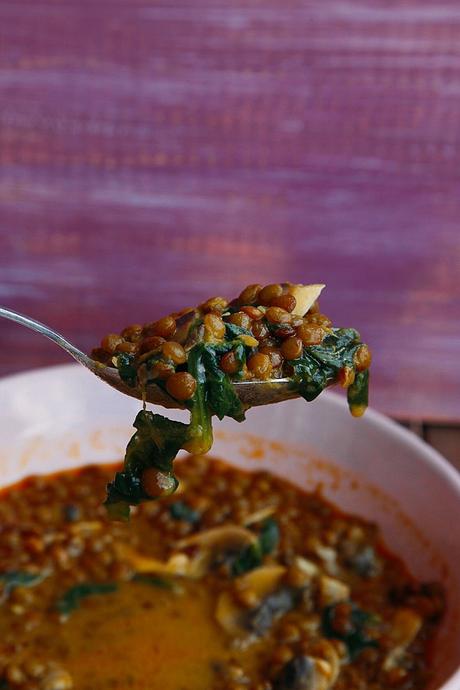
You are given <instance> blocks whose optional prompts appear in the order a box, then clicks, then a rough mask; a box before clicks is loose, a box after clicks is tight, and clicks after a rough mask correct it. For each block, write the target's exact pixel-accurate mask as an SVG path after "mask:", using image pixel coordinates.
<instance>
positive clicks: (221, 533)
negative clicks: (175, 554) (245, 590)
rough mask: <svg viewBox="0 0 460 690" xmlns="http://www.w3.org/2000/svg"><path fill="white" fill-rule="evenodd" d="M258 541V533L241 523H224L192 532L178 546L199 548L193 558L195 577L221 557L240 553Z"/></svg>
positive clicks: (182, 548) (204, 571)
mask: <svg viewBox="0 0 460 690" xmlns="http://www.w3.org/2000/svg"><path fill="white" fill-rule="evenodd" d="M256 541H257V537H256V535H255V534H253V533H252V532H250V531H249V530H247V529H245V528H244V527H241V526H240V525H222V527H213V528H211V529H208V530H205V531H204V532H198V533H197V534H192V535H191V536H190V537H186V538H185V539H182V540H181V541H179V542H178V543H177V547H178V549H179V550H180V551H182V550H184V549H189V548H192V547H195V548H197V549H198V550H197V552H196V554H195V555H194V556H193V558H192V560H191V568H192V570H193V573H194V575H193V577H200V576H202V575H204V574H205V573H207V572H208V570H209V568H210V567H211V565H212V564H213V563H215V561H216V560H217V559H218V558H219V557H222V558H223V557H225V555H228V554H231V553H238V552H240V551H242V550H243V549H244V548H245V547H246V546H249V545H251V544H255V543H256Z"/></svg>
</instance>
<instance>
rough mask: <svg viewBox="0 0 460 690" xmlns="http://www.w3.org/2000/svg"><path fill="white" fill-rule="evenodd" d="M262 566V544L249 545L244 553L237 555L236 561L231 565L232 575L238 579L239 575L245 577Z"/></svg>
mask: <svg viewBox="0 0 460 690" xmlns="http://www.w3.org/2000/svg"><path fill="white" fill-rule="evenodd" d="M261 564H262V552H261V550H260V544H259V543H258V542H256V543H255V544H249V546H245V547H244V549H243V550H242V551H240V553H239V554H238V555H237V557H236V558H235V560H234V561H233V562H232V565H231V574H232V576H233V577H238V576H239V575H244V573H248V572H249V571H250V570H254V568H258V567H259V565H261Z"/></svg>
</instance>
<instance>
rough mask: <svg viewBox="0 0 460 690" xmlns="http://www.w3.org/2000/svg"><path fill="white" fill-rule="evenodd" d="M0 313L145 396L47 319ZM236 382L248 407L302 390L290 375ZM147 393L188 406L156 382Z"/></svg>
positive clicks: (115, 384)
mask: <svg viewBox="0 0 460 690" xmlns="http://www.w3.org/2000/svg"><path fill="white" fill-rule="evenodd" d="M0 316H2V317H3V318H5V319H10V321H15V322H16V323H19V324H21V326H25V327H26V328H30V329H31V330H33V331H37V333H40V334H41V335H44V336H45V337H46V338H49V339H50V340H52V341H53V343H56V345H59V347H62V349H63V350H65V351H66V352H67V353H68V354H69V355H70V356H71V357H73V358H74V359H76V360H77V362H78V363H79V364H82V365H83V366H84V367H86V368H87V369H89V370H90V371H91V372H92V373H93V374H95V375H96V376H97V377H98V378H100V379H102V381H104V382H105V383H108V384H109V386H112V388H116V390H117V391H119V392H120V393H124V394H125V395H130V396H131V397H132V398H137V399H139V400H142V399H143V391H142V390H141V389H140V388H134V387H131V386H128V385H127V384H126V383H124V381H122V380H121V378H120V375H119V373H118V370H117V369H115V368H114V367H107V366H105V365H104V364H101V363H100V362H96V361H95V360H94V359H91V357H88V355H86V354H85V353H84V352H82V351H81V350H79V349H78V348H77V347H75V345H72V343H69V341H68V340H66V339H65V338H64V337H63V336H62V335H60V334H59V333H57V332H56V331H53V330H52V329H51V328H48V326H45V325H44V324H43V323H40V321H35V319H31V318H29V317H28V316H24V315H23V314H19V313H18V312H16V311H13V310H12V309H5V307H0ZM232 385H233V388H234V389H235V392H236V394H237V395H238V397H239V399H240V400H241V402H242V403H243V405H244V406H245V407H257V406H259V405H270V404H271V403H277V402H282V401H283V400H289V399H290V398H297V397H299V394H298V393H297V392H296V391H295V390H293V389H292V388H291V380H290V379H288V378H283V379H269V380H267V381H234V382H232ZM145 395H146V397H145V400H146V402H149V403H153V404H154V405H162V406H163V407H168V408H174V407H175V408H179V409H184V405H181V404H180V403H179V402H178V401H177V400H175V399H174V398H172V397H171V396H170V395H168V393H166V391H164V390H163V389H162V388H160V387H159V386H157V385H156V384H149V385H148V386H147V387H146V390H145Z"/></svg>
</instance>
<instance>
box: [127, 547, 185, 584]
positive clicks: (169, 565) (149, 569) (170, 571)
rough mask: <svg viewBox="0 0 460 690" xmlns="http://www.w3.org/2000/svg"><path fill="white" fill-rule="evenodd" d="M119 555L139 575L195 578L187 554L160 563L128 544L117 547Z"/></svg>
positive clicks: (176, 555)
mask: <svg viewBox="0 0 460 690" xmlns="http://www.w3.org/2000/svg"><path fill="white" fill-rule="evenodd" d="M117 550H118V553H119V555H120V556H121V557H122V558H123V559H124V560H125V561H126V562H127V563H128V564H129V565H130V566H131V567H132V568H133V570H135V571H136V572H137V573H155V574H157V573H158V574H159V575H176V576H177V575H181V576H183V577H194V576H195V575H194V573H193V562H192V561H191V559H190V558H189V557H188V556H187V555H186V554H185V553H175V554H173V555H172V556H170V558H169V559H168V560H167V561H166V562H163V561H159V560H158V559H156V558H150V557H149V556H143V555H142V554H140V553H138V552H137V551H135V550H134V549H131V548H130V547H129V546H127V545H126V544H120V545H119V546H118V547H117Z"/></svg>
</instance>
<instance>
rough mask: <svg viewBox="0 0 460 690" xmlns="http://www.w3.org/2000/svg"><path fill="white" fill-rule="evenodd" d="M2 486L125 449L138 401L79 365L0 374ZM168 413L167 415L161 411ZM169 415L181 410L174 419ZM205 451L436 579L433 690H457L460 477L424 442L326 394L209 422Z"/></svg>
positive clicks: (112, 456)
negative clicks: (330, 505) (358, 520)
mask: <svg viewBox="0 0 460 690" xmlns="http://www.w3.org/2000/svg"><path fill="white" fill-rule="evenodd" d="M0 403H1V419H0V437H1V439H2V442H1V446H0V472H1V474H0V486H7V485H8V484H11V483H12V482H16V481H18V480H19V479H21V478H22V477H24V476H27V475H28V474H42V473H48V472H52V471H55V470H58V469H64V468H70V467H76V466H79V465H84V464H88V463H94V462H98V463H103V462H113V461H114V460H117V459H118V458H121V457H122V455H123V451H124V448H125V446H126V442H127V440H128V439H129V437H130V435H131V433H132V428H131V422H132V420H133V419H134V416H135V414H136V412H137V411H138V410H139V408H140V405H139V403H137V401H135V400H132V399H129V398H127V397H124V396H122V395H120V394H119V393H116V392H115V391H113V390H112V389H110V388H109V387H108V386H106V385H104V384H102V383H101V382H99V381H98V380H97V379H96V378H95V377H94V376H93V375H91V374H90V373H88V372H87V371H85V370H84V369H83V368H81V367H79V366H78V365H67V366H58V367H49V368H46V369H40V370H35V371H31V372H26V373H23V374H19V375H15V376H10V377H8V378H5V379H2V380H1V381H0ZM168 414H169V411H168ZM176 416H179V418H180V415H176ZM215 430H216V433H215V437H216V442H215V446H214V448H213V451H212V452H213V454H214V455H216V456H220V457H221V458H223V459H225V460H227V461H228V462H231V463H233V464H235V465H238V466H242V467H247V468H261V467H264V468H268V469H269V470H271V471H272V472H274V473H276V474H279V475H282V476H285V477H287V478H288V479H290V480H291V481H293V482H295V483H296V484H298V485H299V486H301V487H303V488H305V489H313V488H316V487H317V486H318V485H321V487H322V491H323V494H324V496H325V497H326V498H328V499H331V500H332V501H333V502H334V503H336V504H337V505H338V506H339V507H340V508H342V509H344V510H346V511H350V512H354V513H356V514H358V515H361V516H363V517H365V518H369V519H371V520H373V521H375V522H377V523H378V524H379V525H380V526H381V528H382V531H383V535H384V538H385V540H386V542H387V544H388V545H389V546H390V548H391V550H392V551H394V552H395V553H396V554H398V555H400V556H401V557H402V558H403V560H404V561H405V563H407V565H408V566H409V568H410V570H411V571H412V572H413V573H414V575H415V576H416V577H417V578H420V579H423V580H438V581H441V582H442V583H443V584H444V586H445V588H446V591H447V595H448V611H447V614H446V616H445V618H444V620H443V622H442V625H441V627H440V630H439V633H438V635H437V639H436V642H435V648H434V666H435V677H434V679H433V683H432V685H431V688H432V690H434V689H435V688H436V689H437V690H458V688H460V671H459V670H458V669H459V667H460V575H459V568H460V541H459V538H458V525H459V523H460V475H458V474H457V472H456V471H455V470H454V469H453V468H452V467H451V466H450V465H449V464H448V463H447V462H446V461H445V460H444V459H443V458H442V457H441V456H440V455H439V454H438V453H436V452H435V451H434V450H433V449H432V448H430V447H429V446H427V445H426V444H425V443H423V442H422V441H420V440H419V439H418V438H417V437H415V436H414V435H413V434H411V433H410V432H408V431H405V430H404V429H402V428H401V427H399V426H398V425H397V424H395V423H393V422H391V421H390V420H389V419H386V418H385V417H383V416H382V415H380V414H377V413H376V412H373V411H372V410H369V411H368V412H367V413H366V415H365V417H364V418H363V419H360V420H356V419H354V418H353V417H351V416H350V415H349V413H348V410H347V406H346V402H345V401H344V400H343V399H342V398H341V397H339V396H337V395H335V394H332V393H326V394H323V395H322V396H321V397H320V398H319V399H318V400H317V401H315V402H314V403H305V402H304V401H302V400H295V401H289V402H286V403H283V404H282V405H276V406H273V407H268V408H267V407H266V408H258V409H254V410H251V411H250V412H249V413H248V415H247V422H246V423H245V424H243V425H239V424H237V423H236V422H233V421H231V420H224V421H223V422H220V423H216V424H215Z"/></svg>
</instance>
